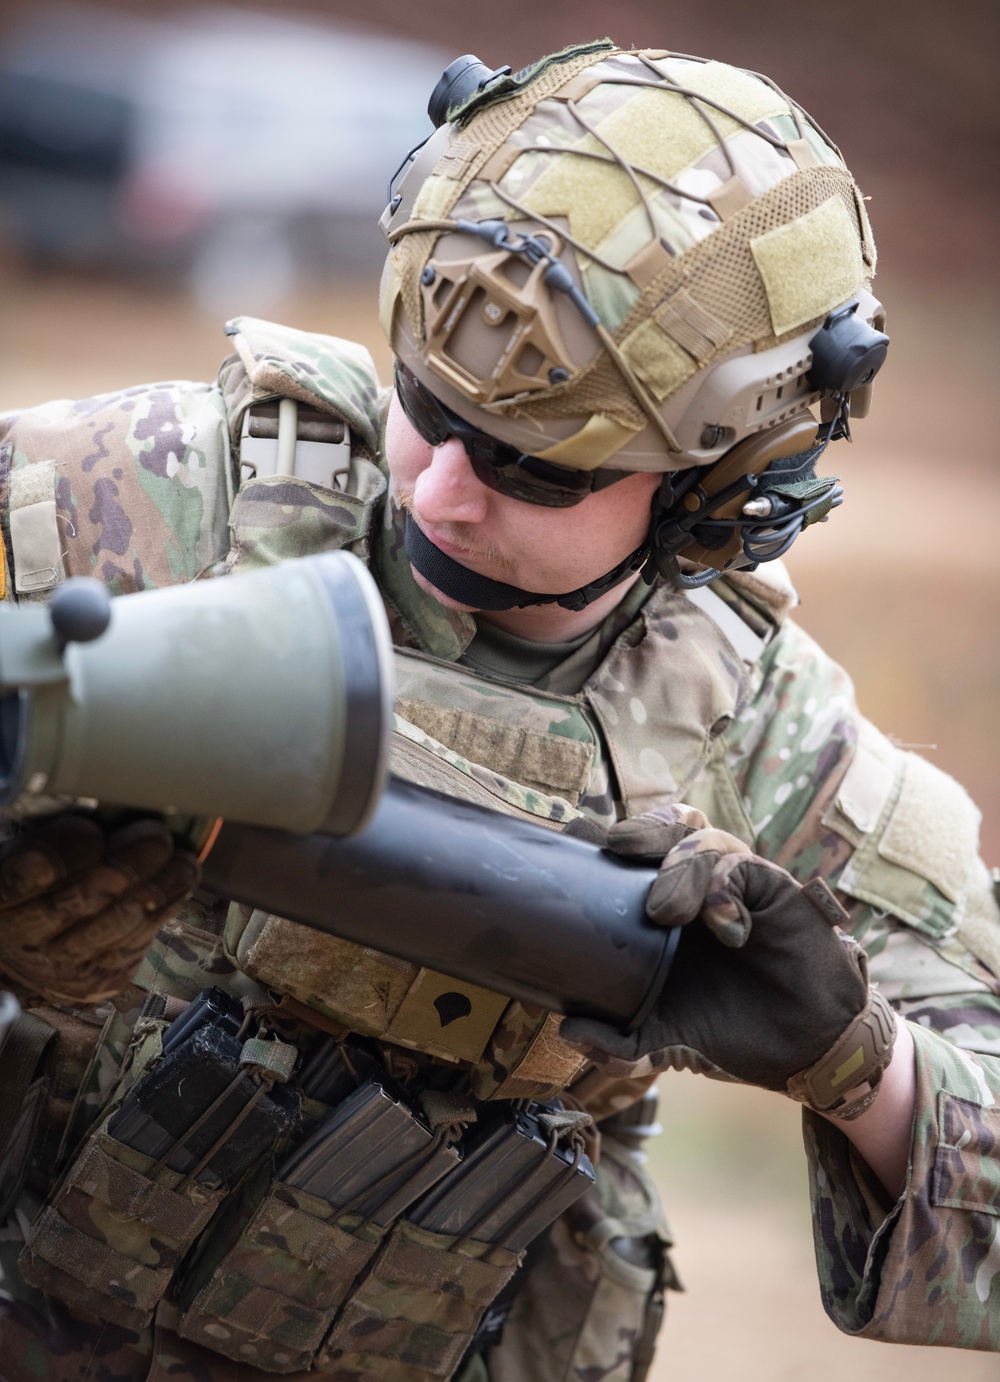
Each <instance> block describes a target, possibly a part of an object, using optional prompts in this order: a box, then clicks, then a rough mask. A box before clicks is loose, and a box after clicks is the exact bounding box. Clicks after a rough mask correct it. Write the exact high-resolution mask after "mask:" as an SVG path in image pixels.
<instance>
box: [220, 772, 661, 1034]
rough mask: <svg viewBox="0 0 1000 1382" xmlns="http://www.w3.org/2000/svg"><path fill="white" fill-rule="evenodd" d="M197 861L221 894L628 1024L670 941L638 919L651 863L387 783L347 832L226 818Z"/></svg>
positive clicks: (468, 977) (652, 986)
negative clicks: (363, 821) (370, 810)
mask: <svg viewBox="0 0 1000 1382" xmlns="http://www.w3.org/2000/svg"><path fill="white" fill-rule="evenodd" d="M203 869H204V874H203V885H204V886H205V887H207V888H209V889H210V890H211V891H213V892H216V893H218V894H219V896H221V897H229V898H233V899H235V900H236V901H237V902H245V903H248V904H252V905H253V906H255V907H259V908H261V909H262V910H264V911H269V912H273V913H275V914H276V915H278V916H282V917H287V918H289V919H290V920H292V921H300V922H303V923H305V924H306V925H307V926H312V927H314V928H316V929H317V930H320V931H326V932H328V933H330V934H331V935H335V936H341V937H343V938H344V939H345V940H351V941H356V942H357V943H358V944H359V945H367V946H371V947H373V948H374V949H376V950H381V951H384V952H385V953H387V954H389V955H395V956H397V957H399V958H400V959H403V960H410V961H412V962H414V963H415V964H420V965H424V966H426V967H427V968H428V969H434V970H438V971H440V972H441V973H442V974H450V975H453V976H454V977H455V978H456V979H464V980H465V981H466V982H468V983H473V984H478V985H480V986H481V987H483V988H488V989H493V990H494V991H497V992H500V993H506V994H509V995H510V996H511V997H512V998H519V999H521V1000H522V1001H523V1002H528V1003H537V1004H539V1005H540V1006H541V1007H543V1008H547V1009H548V1010H549V1011H551V1012H567V1013H578V1014H583V1015H585V1016H589V1017H599V1018H602V1019H604V1020H605V1021H609V1022H613V1023H615V1024H616V1025H617V1026H620V1027H622V1028H625V1029H629V1028H631V1027H634V1026H637V1025H638V1023H639V1022H641V1021H642V1019H643V1017H644V1016H645V1015H646V1013H647V1012H648V1011H649V1008H650V1007H651V1006H652V1004H653V1002H654V1001H655V999H656V997H657V995H658V993H659V992H660V989H661V988H662V987H663V983H664V981H665V979H666V976H667V971H668V969H669V967H670V961H671V959H672V957H673V953H674V949H675V948H676V943H677V939H678V937H679V936H680V930H679V929H678V928H673V929H671V930H663V929H661V928H659V927H655V926H651V925H650V924H649V923H648V922H647V921H646V917H645V910H644V907H645V901H646V894H647V893H648V892H649V887H650V884H651V883H652V881H653V879H654V878H655V877H656V871H655V870H654V869H648V868H639V867H637V866H636V865H634V864H628V863H625V862H623V861H622V860H619V859H617V858H615V856H614V855H611V854H607V853H605V852H604V850H602V849H599V848H598V847H597V846H596V845H593V844H591V843H589V842H588V841H585V840H578V839H574V838H572V837H570V836H567V835H563V834H560V833H559V832H558V831H555V830H550V829H547V828H546V827H545V826H541V825H535V824H533V823H532V822H530V821H523V820H519V819H517V818H515V817H512V816H504V815H501V814H500V813H499V812H496V811H489V810H486V809H485V808H483V807H481V806H475V805H472V804H471V803H469V802H464V801H458V800H457V799H456V798H454V797H449V796H445V795H443V794H442V793H439V792H432V791H430V790H428V789H427V788H424V787H416V786H414V785H413V784H412V783H409V782H403V781H401V780H399V779H398V778H392V779H390V781H389V784H388V786H387V788H386V790H385V792H384V793H383V794H382V797H381V799H380V801H379V804H378V807H377V808H376V811H375V815H374V817H373V818H372V820H371V822H370V823H369V824H368V826H367V827H366V828H365V829H364V830H363V831H362V832H361V833H360V834H359V835H355V836H353V837H352V838H350V839H330V838H324V837H323V836H322V835H314V836H311V837H309V838H306V839H303V838H302V837H301V836H294V835H288V834H286V833H284V832H281V831H277V830H262V829H259V828H257V827H254V826H246V825H235V824H229V823H228V822H227V823H226V824H225V825H224V826H223V827H222V830H221V832H220V834H219V836H218V839H217V840H216V842H215V844H214V845H213V847H212V849H211V851H210V852H209V854H208V856H207V858H206V859H205V861H204V864H203Z"/></svg>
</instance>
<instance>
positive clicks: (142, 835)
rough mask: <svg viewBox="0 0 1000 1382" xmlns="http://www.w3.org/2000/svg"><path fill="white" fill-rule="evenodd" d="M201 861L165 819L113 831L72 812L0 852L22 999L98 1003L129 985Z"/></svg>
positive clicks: (13, 966)
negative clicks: (178, 844) (176, 840)
mask: <svg viewBox="0 0 1000 1382" xmlns="http://www.w3.org/2000/svg"><path fill="white" fill-rule="evenodd" d="M199 872H200V870H199V867H198V861H197V860H196V859H195V857H194V856H193V855H192V854H189V853H188V852H187V851H185V850H181V849H176V848H175V846H174V840H173V837H172V836H171V834H170V832H169V831H168V830H167V828H166V826H164V825H163V824H162V823H161V822H160V821H155V820H140V821H135V822H134V823H133V824H131V825H126V826H123V827H122V828H120V829H118V830H113V831H110V832H108V831H105V830H104V829H102V827H101V826H100V825H98V823H97V822H96V821H95V820H93V819H92V818H91V817H89V816H84V815H80V814H74V813H71V812H66V813H64V814H61V815H58V816H49V817H46V818H45V819H44V820H43V821H41V822H39V823H37V824H30V825H27V826H25V827H24V828H22V829H21V830H20V831H19V833H18V834H17V835H16V836H15V837H14V839H12V840H11V841H9V842H8V843H7V844H6V845H5V846H4V847H3V849H2V850H0V971H2V972H3V974H4V975H6V976H8V979H9V984H8V986H9V987H12V988H13V989H15V991H16V992H17V993H18V996H19V997H20V998H21V999H22V1001H25V1000H26V1001H29V1002H30V1001H35V1002H37V1001H38V999H39V998H42V999H44V1000H45V1001H46V1002H52V1003H96V1002H99V1001H100V1000H101V999H103V998H110V997H113V996H114V994H116V993H120V992H121V990H122V989H123V988H125V986H126V985H127V984H128V983H129V982H130V980H131V978H132V975H133V974H134V973H135V970H136V968H137V967H138V965H139V962H140V960H141V959H142V957H143V955H144V954H145V953H146V950H147V948H148V946H149V943H150V941H151V940H152V938H153V936H154V935H155V933H156V930H157V928H158V927H159V925H160V923H161V922H162V921H163V920H165V919H166V918H167V917H168V916H169V915H170V913H171V912H172V911H173V910H174V909H175V908H176V907H177V906H178V904H179V903H180V902H181V901H182V900H183V899H184V898H185V897H187V896H188V895H189V894H190V893H191V892H192V891H193V890H194V888H195V887H196V886H197V884H198V877H199Z"/></svg>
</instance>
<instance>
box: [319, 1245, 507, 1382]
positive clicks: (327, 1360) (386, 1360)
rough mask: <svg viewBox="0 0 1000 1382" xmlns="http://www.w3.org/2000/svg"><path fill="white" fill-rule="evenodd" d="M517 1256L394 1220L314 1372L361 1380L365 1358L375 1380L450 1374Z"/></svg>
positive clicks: (410, 1381)
mask: <svg viewBox="0 0 1000 1382" xmlns="http://www.w3.org/2000/svg"><path fill="white" fill-rule="evenodd" d="M522 1256H523V1254H522V1253H519V1252H513V1251H511V1250H510V1249H509V1248H504V1247H500V1246H497V1245H495V1244H491V1243H484V1242H479V1241H477V1240H474V1239H470V1238H465V1237H461V1236H459V1235H455V1234H444V1233H432V1232H430V1231H428V1230H427V1229H424V1228H419V1227H418V1226H417V1225H416V1224H413V1223H410V1222H409V1221H407V1220H406V1219H402V1220H400V1221H399V1222H398V1223H397V1224H396V1226H395V1227H394V1228H393V1230H392V1232H391V1234H390V1235H389V1237H388V1239H387V1240H386V1243H385V1245H384V1247H383V1248H382V1250H381V1252H380V1253H379V1255H378V1258H377V1259H376V1261H375V1264H374V1266H373V1267H372V1269H371V1271H370V1272H369V1274H368V1276H367V1277H366V1279H365V1280H364V1281H363V1282H362V1284H361V1286H360V1287H359V1289H358V1290H357V1291H356V1292H355V1293H354V1295H353V1296H352V1297H351V1299H350V1301H349V1302H348V1304H347V1306H346V1307H345V1309H344V1311H343V1313H342V1314H341V1316H340V1318H339V1319H338V1320H337V1322H336V1324H335V1325H334V1328H333V1330H332V1331H331V1333H330V1336H329V1338H328V1339H327V1341H326V1343H325V1344H324V1346H323V1347H322V1349H321V1350H320V1352H319V1354H318V1355H317V1358H316V1365H317V1367H318V1368H320V1369H329V1370H330V1372H332V1373H333V1375H334V1376H338V1377H339V1376H341V1375H343V1376H345V1377H353V1376H358V1377H364V1376H367V1373H368V1369H369V1360H371V1362H372V1365H373V1366H374V1367H377V1371H373V1372H372V1376H377V1377H378V1378H379V1382H423V1379H431V1378H435V1379H443V1378H448V1377H451V1376H452V1374H453V1373H454V1371H455V1369H456V1368H457V1367H458V1365H459V1363H460V1362H461V1360H462V1357H463V1355H464V1354H465V1353H466V1351H467V1350H468V1348H469V1345H470V1344H471V1343H472V1340H473V1338H474V1337H475V1334H476V1330H477V1329H478V1327H479V1323H480V1320H481V1319H482V1317H483V1315H484V1314H485V1313H486V1311H487V1309H488V1307H489V1306H490V1304H491V1302H492V1301H493V1300H494V1299H495V1298H496V1297H497V1295H498V1294H499V1293H500V1291H501V1290H502V1289H503V1287H504V1286H505V1285H506V1283H507V1282H508V1281H509V1280H510V1278H511V1276H513V1274H514V1271H515V1270H516V1268H517V1267H518V1265H519V1264H520V1261H521V1258H522ZM375 1360H377V1362H376V1361H375Z"/></svg>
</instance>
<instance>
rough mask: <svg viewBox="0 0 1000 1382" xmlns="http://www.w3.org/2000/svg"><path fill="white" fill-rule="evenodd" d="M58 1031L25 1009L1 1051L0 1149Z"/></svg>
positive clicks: (7, 1137) (5, 1142)
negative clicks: (40, 1063) (39, 1065)
mask: <svg viewBox="0 0 1000 1382" xmlns="http://www.w3.org/2000/svg"><path fill="white" fill-rule="evenodd" d="M57 1035H58V1033H57V1032H56V1029H55V1028H54V1027H50V1026H49V1024H48V1023H47V1022H45V1021H44V1020H43V1019H42V1018H40V1017H36V1016H35V1014H34V1013H26V1012H22V1013H21V1016H20V1017H19V1018H18V1019H17V1021H16V1022H15V1023H14V1025H13V1026H12V1027H11V1029H10V1031H9V1032H8V1034H7V1040H6V1041H5V1042H4V1046H3V1052H2V1054H0V1148H3V1147H5V1146H6V1145H7V1142H8V1140H9V1139H10V1137H11V1135H12V1134H13V1131H14V1128H15V1126H16V1124H17V1120H18V1116H19V1115H20V1112H21V1106H22V1105H23V1103H24V1100H25V1096H26V1095H27V1093H28V1089H29V1088H30V1086H31V1083H32V1081H33V1080H34V1078H35V1074H36V1072H37V1070H38V1064H39V1061H40V1060H41V1058H42V1055H43V1053H44V1052H45V1050H46V1048H47V1047H48V1045H49V1043H50V1042H52V1041H54V1040H55V1038H56V1036H57Z"/></svg>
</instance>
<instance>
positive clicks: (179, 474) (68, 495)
mask: <svg viewBox="0 0 1000 1382" xmlns="http://www.w3.org/2000/svg"><path fill="white" fill-rule="evenodd" d="M235 490H236V476H235V474H234V465H233V461H232V455H231V450H230V446H229V438H228V432H227V427H226V414H225V409H224V406H223V400H222V394H221V392H220V390H219V389H218V387H216V386H214V385H209V384H195V383H183V382H180V383H178V382H175V383H165V384H150V385H142V386H140V387H137V388H131V389H124V390H122V391H121V392H118V393H110V394H102V395H100V396H98V397H96V398H88V399H82V400H77V401H73V400H69V399H61V400H57V401H55V402H52V403H46V404H42V405H41V406H39V407H36V408H29V409H26V410H25V411H23V412H20V413H9V414H6V415H4V416H2V417H0V523H2V528H3V539H4V548H5V561H4V567H5V574H6V576H7V577H8V578H9V579H6V580H5V582H4V584H5V587H6V589H5V591H4V592H3V594H4V597H5V598H7V599H12V598H17V599H28V600H31V599H32V598H44V597H45V596H46V593H47V592H48V591H50V590H51V589H52V587H53V586H55V585H57V584H58V583H59V581H60V580H62V579H63V578H64V577H65V576H96V577H97V578H98V580H101V581H103V582H104V584H105V585H106V586H107V587H108V588H109V589H110V590H111V592H112V594H115V595H124V594H129V593H130V592H132V591H135V590H145V589H150V588H155V587H158V586H163V585H170V584H174V583H176V582H179V581H188V580H192V579H193V578H194V577H195V576H197V575H199V574H200V573H201V572H203V571H205V570H207V569H209V568H210V567H211V566H212V565H213V564H214V563H215V562H217V561H219V560H220V559H222V558H224V557H225V555H226V552H227V550H228V547H229V540H228V519H229V510H230V507H231V505H232V502H233V496H234V494H235Z"/></svg>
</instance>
